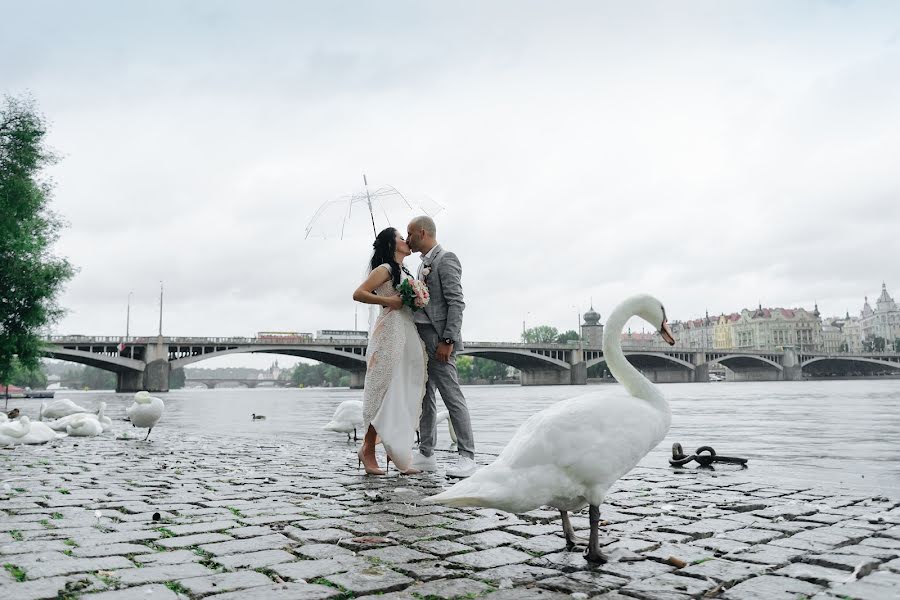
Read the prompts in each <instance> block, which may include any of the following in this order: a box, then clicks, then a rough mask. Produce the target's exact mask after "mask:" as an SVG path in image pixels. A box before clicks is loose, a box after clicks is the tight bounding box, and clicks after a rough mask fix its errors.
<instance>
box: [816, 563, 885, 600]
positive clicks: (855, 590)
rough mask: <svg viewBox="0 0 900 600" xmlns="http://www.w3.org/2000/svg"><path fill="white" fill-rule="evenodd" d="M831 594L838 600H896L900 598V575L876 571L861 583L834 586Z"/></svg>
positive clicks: (861, 580)
mask: <svg viewBox="0 0 900 600" xmlns="http://www.w3.org/2000/svg"><path fill="white" fill-rule="evenodd" d="M831 593H833V594H834V595H835V596H837V597H838V598H844V597H848V598H854V599H856V598H861V599H863V600H896V599H897V598H898V597H900V574H898V573H894V572H893V571H888V570H885V571H875V572H874V573H872V574H870V575H866V576H865V577H863V578H862V579H860V580H859V581H854V582H851V583H844V584H841V585H837V586H834V587H833V588H831Z"/></svg>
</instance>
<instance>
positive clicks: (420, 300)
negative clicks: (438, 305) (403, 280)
mask: <svg viewBox="0 0 900 600" xmlns="http://www.w3.org/2000/svg"><path fill="white" fill-rule="evenodd" d="M411 283H412V288H413V291H414V292H415V293H416V297H415V299H414V300H413V302H415V305H416V307H418V308H425V306H426V305H427V304H428V300H429V298H430V296H429V295H428V286H427V285H425V282H424V281H419V280H418V279H413V280H411Z"/></svg>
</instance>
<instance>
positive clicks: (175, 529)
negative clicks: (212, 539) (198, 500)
mask: <svg viewBox="0 0 900 600" xmlns="http://www.w3.org/2000/svg"><path fill="white" fill-rule="evenodd" d="M237 526H238V524H237V523H235V522H234V521H210V522H207V523H190V524H188V525H166V529H168V530H169V531H171V532H172V533H174V534H175V535H179V536H180V535H192V534H195V533H212V532H215V531H224V530H225V529H232V528H234V527H237Z"/></svg>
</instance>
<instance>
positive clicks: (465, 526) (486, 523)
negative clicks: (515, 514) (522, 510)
mask: <svg viewBox="0 0 900 600" xmlns="http://www.w3.org/2000/svg"><path fill="white" fill-rule="evenodd" d="M519 523H521V521H520V520H519V519H516V518H513V519H509V520H506V521H504V520H498V519H493V518H487V517H485V518H479V519H467V520H465V521H457V522H455V523H451V524H449V525H447V527H448V528H449V529H455V530H457V531H462V532H465V533H480V532H482V531H489V530H494V529H497V528H498V527H504V526H506V525H517V524H519Z"/></svg>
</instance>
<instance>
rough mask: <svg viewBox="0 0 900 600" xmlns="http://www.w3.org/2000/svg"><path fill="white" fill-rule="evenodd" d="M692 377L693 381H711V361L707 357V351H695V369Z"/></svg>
mask: <svg viewBox="0 0 900 600" xmlns="http://www.w3.org/2000/svg"><path fill="white" fill-rule="evenodd" d="M691 377H692V379H691V381H695V382H699V383H704V382H705V383H709V361H708V360H707V359H706V352H695V353H694V371H693V375H692V376H691Z"/></svg>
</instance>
